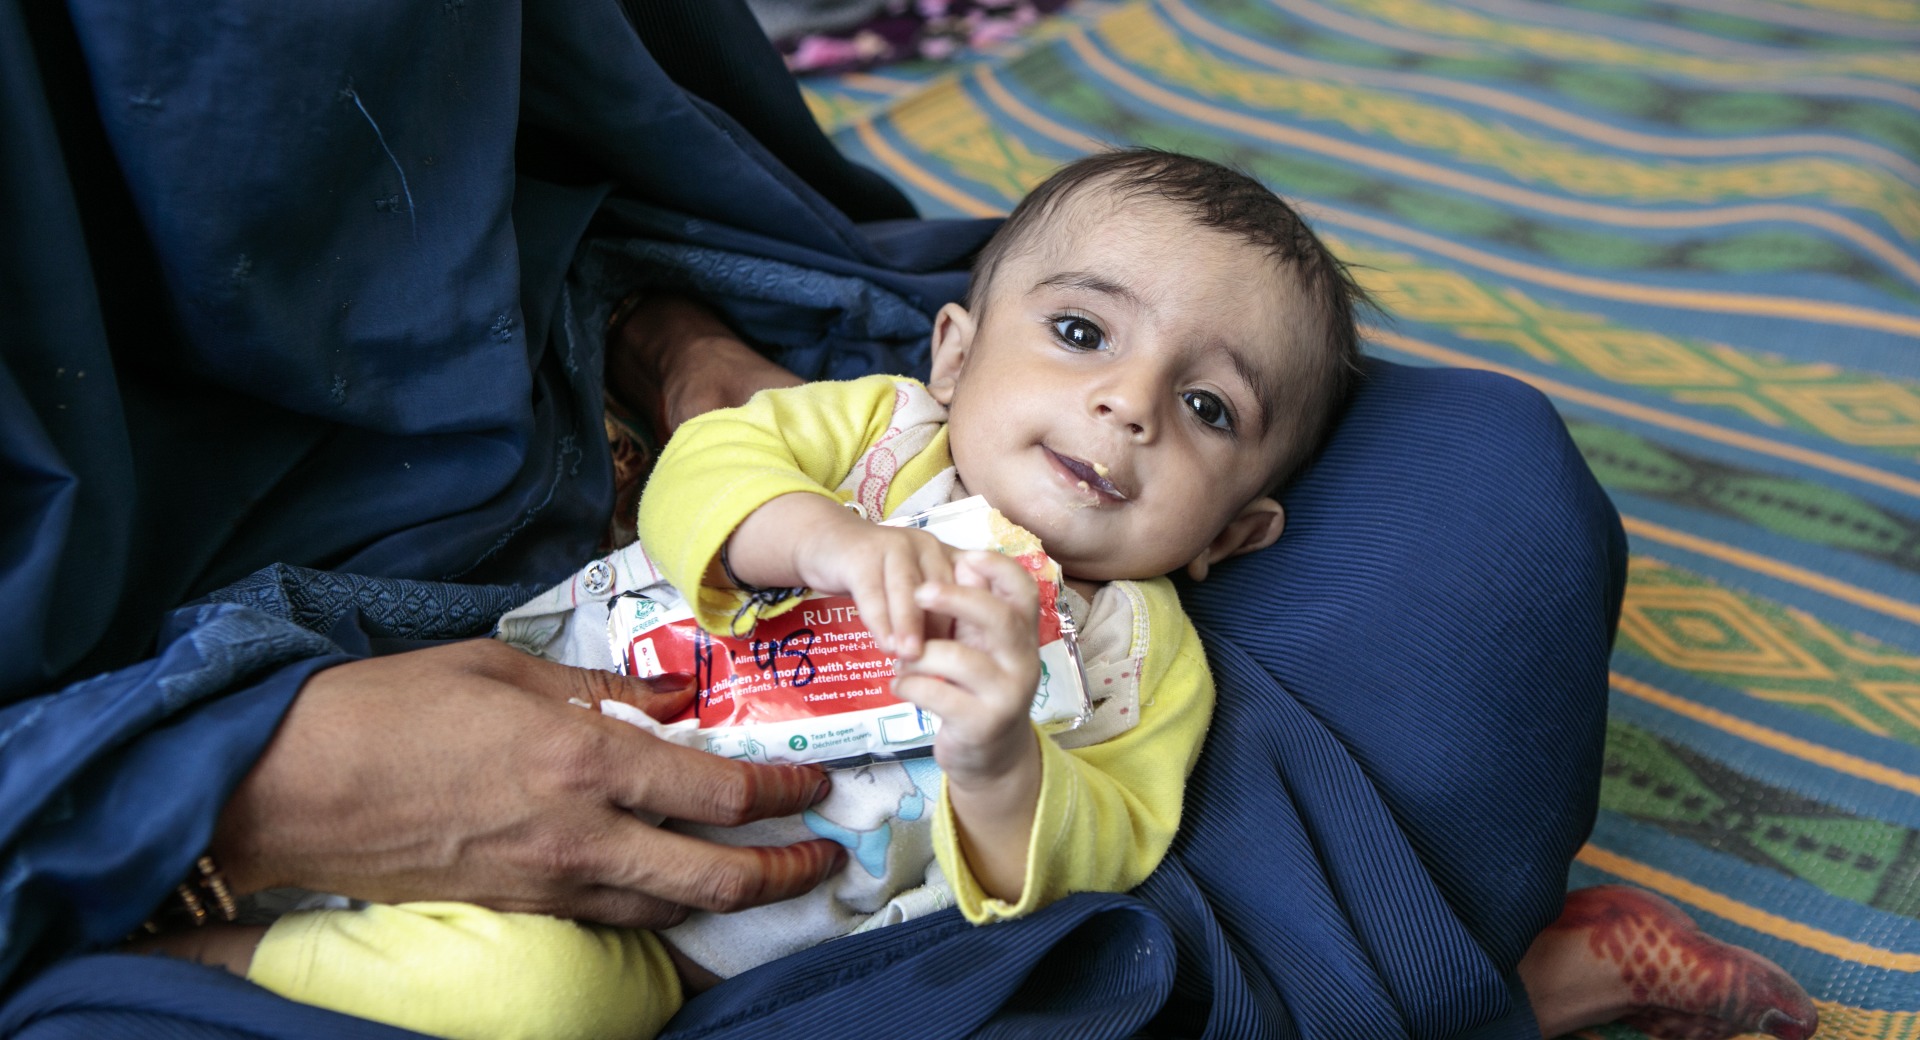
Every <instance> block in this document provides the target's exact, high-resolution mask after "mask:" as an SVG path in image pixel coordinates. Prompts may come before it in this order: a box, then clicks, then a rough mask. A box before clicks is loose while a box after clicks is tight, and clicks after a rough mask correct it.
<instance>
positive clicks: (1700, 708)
mask: <svg viewBox="0 0 1920 1040" xmlns="http://www.w3.org/2000/svg"><path fill="white" fill-rule="evenodd" d="M1607 680H1608V682H1609V683H1610V684H1611V685H1612V686H1613V688H1614V689H1616V690H1618V691H1620V692H1621V693H1624V694H1626V695H1628V696H1629V697H1637V698H1639V699H1640V700H1643V701H1646V702H1647V703H1649V704H1652V705H1655V706H1657V707H1661V708H1665V709H1666V710H1668V711H1670V712H1673V713H1674V714H1676V715H1684V716H1686V717H1687V718H1690V719H1692V720H1694V721H1695V722H1699V723H1703V724H1705V725H1708V726H1712V727H1713V728H1714V729H1717V730H1719V731H1721V732H1722V733H1729V734H1732V735H1733V736H1736V737H1739V738H1740V739H1742V740H1748V741H1752V742H1753V743H1755V744H1759V745H1760V746H1761V747H1766V748H1772V749H1773V750H1775V751H1778V752H1781V753H1782V754H1787V755H1792V756H1793V757H1794V758H1797V759H1800V760H1802V761H1804V762H1811V763H1813V764H1814V765H1817V766H1821V767H1823V768H1826V769H1831V770H1833V771H1834V772H1836V773H1845V774H1847V775H1848V776H1853V777H1858V778H1860V779H1862V780H1866V781H1869V782H1872V783H1876V784H1879V785H1881V786H1883V787H1891V788H1893V789H1894V790H1896V791H1905V792H1906V793H1908V794H1912V795H1920V776H1914V775H1913V774H1911V773H1903V772H1901V771H1900V770H1898V769H1895V768H1893V767H1892V766H1884V765H1881V764H1880V763H1878V762H1875V761H1872V760H1871V759H1865V758H1861V757H1860V756H1859V755H1851V754H1848V753H1847V752H1845V751H1836V750H1834V749H1833V748H1830V747H1827V746H1825V745H1823V744H1815V743H1814V742H1812V741H1810V740H1802V739H1801V738H1799V737H1791V736H1788V735H1787V734H1785V733H1782V732H1780V731H1779V730H1777V729H1772V728H1769V727H1767V726H1762V725H1759V724H1758V723H1753V722H1748V721H1747V720H1745V719H1742V718H1739V717H1737V716H1733V715H1729V714H1727V713H1726V712H1724V711H1721V710H1719V709H1717V708H1709V707H1707V706H1706V705H1704V704H1697V703H1695V702H1693V701H1690V700H1687V699H1686V698H1684V697H1677V696H1675V695H1673V694H1671V693H1668V692H1667V691H1665V690H1662V689H1659V688H1657V687H1654V686H1650V685H1648V684H1646V683H1643V682H1641V681H1640V680H1638V679H1630V678H1628V677H1626V676H1624V675H1621V674H1620V673H1619V672H1609V673H1608V674H1607Z"/></svg>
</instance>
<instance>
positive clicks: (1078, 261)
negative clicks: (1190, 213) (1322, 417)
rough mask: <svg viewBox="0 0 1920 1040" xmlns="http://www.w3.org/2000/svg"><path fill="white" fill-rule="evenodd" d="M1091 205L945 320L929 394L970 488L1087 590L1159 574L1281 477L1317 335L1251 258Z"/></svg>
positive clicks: (1279, 283)
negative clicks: (1294, 389) (1305, 343)
mask: <svg viewBox="0 0 1920 1040" xmlns="http://www.w3.org/2000/svg"><path fill="white" fill-rule="evenodd" d="M1089 195H1090V196H1093V197H1083V198H1076V199H1070V200H1068V201H1067V202H1066V204H1065V205H1064V206H1063V208H1062V210H1061V212H1059V213H1057V214H1055V215H1053V217H1052V219H1051V220H1049V221H1048V223H1047V225H1046V226H1044V227H1042V228H1040V229H1038V230H1037V231H1036V232H1035V235H1034V239H1035V240H1034V241H1033V242H1031V243H1030V244H1028V245H1027V246H1026V247H1025V248H1022V249H1018V250H1016V251H1015V252H1013V253H1010V254H1009V255H1008V256H1007V257H1006V258H1005V259H1004V260H1003V261H1002V263H1001V265H1000V268H999V270H998V271H997V272H995V275H994V277H993V281H992V283H991V285H990V286H989V287H988V291H987V295H986V297H985V302H984V306H983V307H982V308H981V310H982V313H980V314H978V315H974V314H969V313H968V312H966V311H964V310H962V309H961V308H959V307H950V308H949V309H948V310H946V311H943V312H942V314H941V319H940V321H939V322H938V323H937V324H936V329H935V333H934V367H933V377H932V379H931V380H930V381H929V386H930V388H931V389H932V390H933V392H934V395H935V397H936V398H939V399H941V400H942V401H943V402H944V403H946V404H948V406H949V408H950V410H951V413H952V414H951V419H950V425H949V428H948V433H949V437H950V438H951V444H952V450H953V458H954V463H955V465H956V466H957V467H958V468H959V472H960V478H961V480H962V481H963V482H964V483H965V484H966V487H967V490H969V491H970V492H973V493H975V494H980V495H984V496H986V498H987V501H989V502H990V503H992V504H993V505H994V507H995V508H997V509H999V510H1000V511H1001V512H1003V513H1005V514H1006V515H1007V516H1008V518H1009V519H1011V520H1013V521H1014V522H1016V523H1018V524H1020V525H1021V526H1022V527H1025V528H1027V529H1028V530H1030V531H1032V532H1033V533H1034V534H1036V535H1038V536H1039V537H1040V540H1041V542H1042V543H1043V544H1044V545H1045V546H1046V548H1047V551H1048V553H1049V554H1051V555H1052V556H1053V557H1054V558H1055V559H1057V560H1059V561H1060V563H1061V565H1062V567H1064V568H1065V570H1066V572H1067V573H1068V574H1070V575H1072V576H1074V577H1076V578H1081V579H1086V580H1092V581H1106V580H1113V579H1118V578H1147V577H1153V576H1156V575H1160V574H1165V573H1167V572H1169V571H1172V570H1176V569H1178V568H1181V567H1185V566H1187V565H1188V563H1189V562H1191V561H1193V560H1194V559H1195V558H1196V557H1199V556H1201V555H1202V554H1203V553H1205V552H1206V551H1207V549H1208V547H1209V546H1210V545H1213V544H1216V543H1215V537H1216V535H1219V534H1220V533H1221V532H1222V531H1223V529H1225V528H1227V526H1228V524H1229V522H1230V521H1232V520H1234V518H1235V517H1236V516H1237V515H1239V514H1240V513H1241V512H1242V507H1243V506H1245V505H1246V503H1247V502H1248V501H1249V500H1250V499H1253V498H1255V497H1256V496H1257V495H1259V494H1260V492H1261V490H1262V489H1263V488H1264V487H1266V485H1267V483H1268V482H1269V480H1270V479H1271V478H1272V477H1273V475H1274V473H1273V469H1274V462H1275V460H1276V459H1277V458H1278V457H1279V452H1280V449H1281V448H1282V447H1283V443H1284V438H1285V437H1286V436H1288V430H1289V429H1290V424H1289V423H1288V422H1287V421H1286V419H1285V415H1284V409H1286V408H1287V407H1288V406H1289V397H1288V394H1287V392H1286V391H1287V384H1288V381H1289V372H1290V370H1291V369H1290V366H1289V364H1288V359H1289V352H1290V351H1292V350H1295V349H1297V348H1296V346H1295V344H1296V343H1297V342H1300V341H1301V340H1300V336H1301V335H1302V333H1303V332H1306V333H1309V334H1310V333H1311V332H1312V330H1311V329H1306V330H1303V329H1301V328H1300V326H1301V325H1302V324H1303V319H1302V317H1301V316H1302V315H1303V314H1306V313H1308V312H1307V311H1306V310H1305V309H1304V306H1303V304H1302V301H1301V298H1300V294H1299V291H1298V289H1297V288H1296V287H1295V285H1294V282H1293V280H1292V279H1291V278H1290V277H1289V276H1288V274H1287V273H1286V272H1285V271H1283V270H1281V269H1280V268H1279V267H1278V266H1277V265H1276V264H1274V262H1273V261H1272V260H1270V259H1268V257H1267V256H1266V255H1265V254H1264V253H1263V252H1261V251H1260V250H1259V249H1257V248H1256V247H1254V246H1251V245H1248V244H1246V243H1245V242H1243V241H1241V240H1240V239H1238V238H1236V237H1234V236H1231V235H1229V234H1226V233H1224V232H1219V231H1213V230H1210V229H1205V228H1200V227H1196V226H1195V225H1194V224H1193V223H1192V222H1191V221H1190V220H1189V219H1188V218H1187V217H1186V216H1185V215H1184V214H1183V213H1182V212H1181V211H1180V210H1179V209H1177V208H1175V207H1173V206H1171V205H1170V204H1168V203H1165V202H1162V201H1158V200H1151V201H1130V202H1125V203H1119V204H1116V203H1115V202H1113V201H1112V200H1110V199H1108V198H1105V197H1101V196H1100V195H1099V193H1098V192H1090V193H1089ZM1274 530H1275V532H1276V533H1277V530H1278V528H1277V527H1276V528H1275V529H1274Z"/></svg>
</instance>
